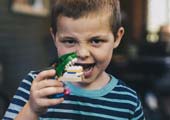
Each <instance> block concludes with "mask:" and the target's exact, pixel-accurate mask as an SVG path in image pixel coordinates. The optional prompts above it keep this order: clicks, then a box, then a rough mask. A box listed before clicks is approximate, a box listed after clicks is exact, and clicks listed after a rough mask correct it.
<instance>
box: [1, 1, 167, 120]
mask: <svg viewBox="0 0 170 120" xmlns="http://www.w3.org/2000/svg"><path fill="white" fill-rule="evenodd" d="M53 2H54V0H0V119H1V118H2V116H3V114H4V112H5V110H6V109H7V106H8V105H9V102H10V100H11V98H12V96H13V95H14V94H15V91H16V89H17V87H18V85H19V83H20V81H21V80H22V79H23V78H24V76H26V75H27V73H28V72H29V71H30V70H39V69H42V68H44V67H47V66H49V64H50V63H51V61H53V59H54V58H55V57H56V49H55V47H54V45H53V41H52V38H51V36H50V31H49V27H50V15H49V11H50V8H51V5H52V4H53ZM120 2H121V9H122V18H123V22H122V23H123V26H124V27H125V36H124V37H123V40H122V43H121V45H120V46H119V48H118V49H117V50H115V52H114V56H113V59H112V61H111V64H110V65H109V67H108V69H107V71H108V72H109V73H111V74H113V75H115V76H116V77H117V78H119V79H122V80H123V81H125V82H126V83H127V84H128V85H129V86H130V87H131V88H133V89H134V90H136V91H137V93H138V95H139V97H140V98H141V100H142V104H143V107H144V112H145V115H146V120H170V1H169V0H120Z"/></svg>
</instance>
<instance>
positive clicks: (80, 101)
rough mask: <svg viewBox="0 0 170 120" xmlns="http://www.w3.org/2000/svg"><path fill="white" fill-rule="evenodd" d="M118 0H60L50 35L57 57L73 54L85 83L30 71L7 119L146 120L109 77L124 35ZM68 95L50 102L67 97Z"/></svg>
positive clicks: (124, 89)
mask: <svg viewBox="0 0 170 120" xmlns="http://www.w3.org/2000/svg"><path fill="white" fill-rule="evenodd" d="M120 14H121V13H120V8H119V1H118V0H57V1H56V4H55V5H54V7H53V9H52V19H51V20H52V21H51V23H52V25H51V34H52V37H53V40H54V43H55V46H56V48H57V51H58V56H61V55H64V54H66V53H70V52H75V53H76V54H77V56H78V61H77V64H78V65H80V66H82V67H83V75H84V79H83V80H82V81H81V82H76V83H72V82H64V83H62V82H60V81H59V80H58V79H57V78H56V79H57V80H52V79H51V78H52V77H54V76H55V75H56V71H55V70H53V69H51V70H44V71H42V72H31V73H29V74H28V76H27V77H26V78H25V79H24V80H23V81H22V82H21V84H20V87H19V88H18V90H17V93H16V95H15V96H14V98H13V100H12V102H11V104H10V106H9V108H8V110H7V112H6V114H5V116H4V119H14V118H15V119H16V120H37V119H41V120H47V119H59V120H61V119H76V120H83V119H86V120H105V119H107V120H129V119H131V120H144V115H143V111H142V108H141V103H140V100H139V99H138V97H137V95H136V93H135V92H134V91H133V90H131V89H130V88H128V87H127V86H126V85H125V84H124V83H123V82H122V81H120V80H117V79H116V78H114V77H113V76H112V75H109V74H107V73H106V72H105V69H106V67H107V66H108V64H109V62H110V60H111V58H112V52H113V49H115V48H116V47H117V46H118V45H119V43H120V41H121V38H122V36H123V34H124V29H123V27H121V24H120V21H121V17H120V16H121V15H120ZM66 87H67V88H69V89H70V90H71V93H70V95H67V96H64V97H61V98H49V96H50V95H54V94H59V93H63V92H64V89H65V88H66Z"/></svg>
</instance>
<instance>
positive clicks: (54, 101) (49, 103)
mask: <svg viewBox="0 0 170 120" xmlns="http://www.w3.org/2000/svg"><path fill="white" fill-rule="evenodd" d="M63 101H64V98H57V99H41V100H40V104H41V105H42V107H49V106H54V105H57V104H60V103H62V102H63Z"/></svg>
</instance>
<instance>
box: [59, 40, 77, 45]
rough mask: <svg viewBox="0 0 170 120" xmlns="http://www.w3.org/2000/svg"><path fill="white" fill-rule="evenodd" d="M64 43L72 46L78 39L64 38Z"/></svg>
mask: <svg viewBox="0 0 170 120" xmlns="http://www.w3.org/2000/svg"><path fill="white" fill-rule="evenodd" d="M62 43H64V45H66V46H68V47H72V46H74V45H75V44H76V40H74V39H63V40H62Z"/></svg>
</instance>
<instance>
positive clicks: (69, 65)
mask: <svg viewBox="0 0 170 120" xmlns="http://www.w3.org/2000/svg"><path fill="white" fill-rule="evenodd" d="M76 62H77V58H74V59H73V60H71V61H70V62H69V63H68V64H67V65H66V66H65V69H66V70H67V69H68V68H69V67H71V66H73V65H74V64H75V63H76Z"/></svg>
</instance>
